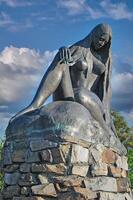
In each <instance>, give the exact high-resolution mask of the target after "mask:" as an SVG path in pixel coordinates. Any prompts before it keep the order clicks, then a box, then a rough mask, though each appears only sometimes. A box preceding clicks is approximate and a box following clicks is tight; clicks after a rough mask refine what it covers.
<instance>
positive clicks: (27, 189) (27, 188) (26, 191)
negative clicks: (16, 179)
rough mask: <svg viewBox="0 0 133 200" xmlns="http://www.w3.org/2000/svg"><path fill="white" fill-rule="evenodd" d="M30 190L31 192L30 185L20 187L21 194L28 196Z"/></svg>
mask: <svg viewBox="0 0 133 200" xmlns="http://www.w3.org/2000/svg"><path fill="white" fill-rule="evenodd" d="M30 192H31V189H30V187H22V188H21V194H22V195H26V196H28V195H29V194H30Z"/></svg>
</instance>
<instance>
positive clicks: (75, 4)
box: [58, 0, 85, 15]
mask: <svg viewBox="0 0 133 200" xmlns="http://www.w3.org/2000/svg"><path fill="white" fill-rule="evenodd" d="M58 5H59V6H60V7H63V8H66V9H67V10H68V14H69V15H75V14H80V13H82V12H83V11H84V9H85V0H59V1H58Z"/></svg>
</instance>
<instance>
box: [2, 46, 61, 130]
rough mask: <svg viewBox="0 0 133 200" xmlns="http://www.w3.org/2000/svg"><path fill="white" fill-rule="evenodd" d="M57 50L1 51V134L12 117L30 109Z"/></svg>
mask: <svg viewBox="0 0 133 200" xmlns="http://www.w3.org/2000/svg"><path fill="white" fill-rule="evenodd" d="M56 52H57V51H52V52H50V51H45V52H44V53H40V52H38V51H36V50H35V49H29V48H16V47H13V46H10V47H5V49H4V50H3V51H2V52H0V121H1V124H0V131H1V132H3V130H4V129H5V127H6V126H7V123H8V121H9V119H10V118H11V116H12V115H14V114H15V113H16V112H18V111H19V110H20V109H22V106H23V107H24V106H27V105H26V102H27V103H30V102H31V100H32V98H33V96H34V95H33V93H35V91H36V90H37V87H38V84H39V82H40V81H41V78H42V76H43V74H44V73H45V71H46V68H47V67H48V66H49V64H50V62H51V61H52V59H53V57H54V55H55V54H56Z"/></svg>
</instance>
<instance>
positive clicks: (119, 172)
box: [109, 166, 122, 177]
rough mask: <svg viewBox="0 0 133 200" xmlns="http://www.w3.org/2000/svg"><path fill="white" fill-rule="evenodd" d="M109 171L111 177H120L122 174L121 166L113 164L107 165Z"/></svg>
mask: <svg viewBox="0 0 133 200" xmlns="http://www.w3.org/2000/svg"><path fill="white" fill-rule="evenodd" d="M109 173H110V175H112V176H113V177H121V176H122V170H121V168H117V167H114V166H109Z"/></svg>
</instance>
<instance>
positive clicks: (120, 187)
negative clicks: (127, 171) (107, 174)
mask: <svg viewBox="0 0 133 200" xmlns="http://www.w3.org/2000/svg"><path fill="white" fill-rule="evenodd" d="M117 191H118V192H128V191H129V180H128V178H118V179H117Z"/></svg>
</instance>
